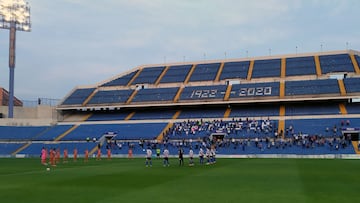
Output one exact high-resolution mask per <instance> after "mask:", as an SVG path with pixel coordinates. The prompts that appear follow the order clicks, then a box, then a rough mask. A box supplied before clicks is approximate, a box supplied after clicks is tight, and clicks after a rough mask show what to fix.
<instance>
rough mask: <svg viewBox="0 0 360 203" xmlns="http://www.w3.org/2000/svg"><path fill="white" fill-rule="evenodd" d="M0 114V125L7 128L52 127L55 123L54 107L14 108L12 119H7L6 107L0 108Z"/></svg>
mask: <svg viewBox="0 0 360 203" xmlns="http://www.w3.org/2000/svg"><path fill="white" fill-rule="evenodd" d="M0 113H2V114H3V118H0V125H9V126H38V125H52V124H55V123H56V122H57V111H56V109H55V107H51V106H42V105H40V106H36V107H17V106H15V107H14V118H12V119H9V118H7V117H8V107H7V106H0Z"/></svg>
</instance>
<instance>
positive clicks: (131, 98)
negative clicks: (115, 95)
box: [126, 90, 138, 104]
mask: <svg viewBox="0 0 360 203" xmlns="http://www.w3.org/2000/svg"><path fill="white" fill-rule="evenodd" d="M137 92H138V90H134V91H133V92H132V93H131V95H130V97H129V98H128V100H127V101H126V104H130V103H131V101H132V100H133V99H134V97H135V95H136V94H137Z"/></svg>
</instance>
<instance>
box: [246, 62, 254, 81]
mask: <svg viewBox="0 0 360 203" xmlns="http://www.w3.org/2000/svg"><path fill="white" fill-rule="evenodd" d="M254 63H255V61H254V60H251V61H250V65H249V70H248V74H247V77H246V79H247V80H251V77H252V73H253V70H254Z"/></svg>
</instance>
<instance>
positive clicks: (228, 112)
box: [224, 108, 231, 118]
mask: <svg viewBox="0 0 360 203" xmlns="http://www.w3.org/2000/svg"><path fill="white" fill-rule="evenodd" d="M230 113H231V108H227V109H226V111H225V113H224V118H229V116H230Z"/></svg>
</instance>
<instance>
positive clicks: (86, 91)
mask: <svg viewBox="0 0 360 203" xmlns="http://www.w3.org/2000/svg"><path fill="white" fill-rule="evenodd" d="M94 90H95V88H83V89H76V90H75V91H74V92H73V93H72V94H71V95H70V96H69V97H67V98H66V99H65V101H64V102H63V103H62V105H72V104H77V105H81V104H82V103H83V102H84V101H85V100H86V99H87V98H88V97H89V96H90V94H91V93H92V92H94Z"/></svg>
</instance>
